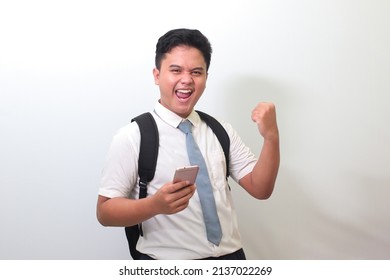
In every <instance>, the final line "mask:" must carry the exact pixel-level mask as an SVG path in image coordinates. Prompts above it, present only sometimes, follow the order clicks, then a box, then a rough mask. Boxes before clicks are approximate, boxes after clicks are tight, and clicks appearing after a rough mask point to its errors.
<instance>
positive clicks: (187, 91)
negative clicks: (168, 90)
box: [177, 89, 191, 93]
mask: <svg viewBox="0 0 390 280" xmlns="http://www.w3.org/2000/svg"><path fill="white" fill-rule="evenodd" d="M177 92H179V93H191V90H190V89H187V90H185V89H178V90H177Z"/></svg>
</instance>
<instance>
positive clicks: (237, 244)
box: [99, 103, 257, 259]
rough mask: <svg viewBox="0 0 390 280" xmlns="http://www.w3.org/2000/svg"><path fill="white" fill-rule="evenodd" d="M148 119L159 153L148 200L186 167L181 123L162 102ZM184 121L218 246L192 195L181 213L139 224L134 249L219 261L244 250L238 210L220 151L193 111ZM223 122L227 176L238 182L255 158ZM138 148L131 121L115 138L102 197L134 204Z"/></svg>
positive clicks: (163, 256) (135, 128)
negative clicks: (206, 189) (200, 167)
mask: <svg viewBox="0 0 390 280" xmlns="http://www.w3.org/2000/svg"><path fill="white" fill-rule="evenodd" d="M152 114H153V117H154V119H155V120H156V123H157V127H158V131H159V153H158V160H157V166H156V173H155V176H154V179H153V180H152V181H151V182H150V183H149V184H148V195H153V194H154V193H155V192H156V191H157V190H158V189H159V188H160V187H161V186H162V185H164V184H166V183H167V182H171V181H172V179H173V174H174V172H175V170H176V168H178V167H182V166H188V165H190V163H189V159H188V155H187V150H186V138H185V134H184V133H183V132H181V131H180V130H179V129H178V128H177V127H178V125H179V124H180V122H181V121H182V120H183V119H182V118H181V117H180V116H178V115H176V114H175V113H173V112H171V111H169V110H168V109H166V108H165V107H163V106H162V105H161V104H160V103H157V104H156V106H155V110H154V111H153V112H152ZM187 119H189V120H190V121H191V123H192V124H193V128H192V134H193V136H194V139H195V141H196V142H197V144H198V146H199V148H200V150H201V152H202V154H203V157H204V158H205V161H206V165H207V169H208V172H209V176H210V180H211V182H212V186H213V192H214V197H215V202H216V205H217V212H218V216H219V219H220V222H221V227H222V233H223V236H222V240H221V243H220V245H219V246H216V245H214V244H212V243H210V242H209V241H208V240H207V236H206V228H205V224H204V222H203V216H202V210H201V206H200V201H199V197H198V194H197V192H195V194H194V196H193V197H192V198H191V199H190V203H189V206H188V207H187V208H186V209H185V210H183V211H181V212H179V213H176V214H173V215H162V214H161V215H157V216H154V217H153V218H151V219H149V220H147V221H144V222H143V223H142V227H143V231H144V236H143V237H140V239H139V241H138V244H137V250H139V251H140V252H142V253H144V254H148V255H150V256H151V257H152V258H155V259H200V258H206V257H218V256H221V255H225V254H230V253H233V252H235V251H237V250H238V249H240V248H242V244H241V238H240V234H239V230H238V223H237V218H236V211H235V209H234V205H233V199H232V196H231V191H230V187H229V186H228V182H227V180H226V178H225V175H226V164H225V156H224V153H223V150H222V147H221V145H220V144H219V141H218V139H217V138H216V137H215V135H214V133H213V131H212V130H211V129H210V128H209V127H208V125H207V124H206V123H205V122H203V121H202V120H201V119H200V117H199V115H198V114H197V113H196V112H195V111H193V112H192V113H191V114H190V115H189V116H188V118H187ZM221 123H222V125H223V126H224V128H225V129H226V131H227V133H228V135H229V138H230V176H231V177H232V179H233V180H235V181H237V182H238V180H240V179H241V178H243V177H244V176H245V175H247V174H248V173H250V172H251V171H252V169H253V167H254V165H255V163H256V160H257V159H256V157H255V156H254V154H253V153H252V152H251V151H250V150H249V148H248V147H246V146H245V145H244V144H243V142H242V141H241V139H240V137H239V136H238V135H237V133H236V132H235V131H234V130H233V128H232V127H231V125H229V124H227V123H225V122H221ZM139 146H140V132H139V128H138V125H137V124H136V123H135V122H133V123H131V124H128V125H126V126H125V127H123V128H121V129H120V130H119V131H118V133H117V134H116V135H115V136H114V138H113V140H112V143H111V146H110V149H109V152H108V155H107V160H106V163H105V166H104V168H103V172H102V180H101V187H100V189H99V194H100V195H102V196H105V197H109V198H113V197H129V198H133V199H138V195H139V187H138V180H139V177H138V154H139Z"/></svg>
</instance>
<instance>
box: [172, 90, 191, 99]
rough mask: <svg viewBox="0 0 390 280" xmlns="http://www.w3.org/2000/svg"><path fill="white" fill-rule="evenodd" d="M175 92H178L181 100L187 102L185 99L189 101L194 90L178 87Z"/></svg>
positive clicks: (177, 94)
mask: <svg viewBox="0 0 390 280" xmlns="http://www.w3.org/2000/svg"><path fill="white" fill-rule="evenodd" d="M175 93H176V96H177V98H178V99H179V100H180V101H182V102H185V101H187V100H188V99H189V98H190V97H191V94H192V90H190V89H178V90H176V91H175Z"/></svg>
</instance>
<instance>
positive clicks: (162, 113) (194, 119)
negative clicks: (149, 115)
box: [154, 102, 200, 127]
mask: <svg viewBox="0 0 390 280" xmlns="http://www.w3.org/2000/svg"><path fill="white" fill-rule="evenodd" d="M154 111H155V112H156V114H157V116H158V117H159V118H160V119H162V120H163V121H164V122H166V123H167V124H169V125H170V126H172V127H178V126H179V124H180V123H181V122H182V121H183V120H184V119H183V118H182V117H180V116H178V115H176V114H175V113H174V112H172V111H170V110H169V109H167V108H165V107H164V106H163V105H161V103H160V102H157V103H156V105H155V107H154ZM187 120H189V121H190V122H191V123H192V125H193V126H198V125H199V124H200V117H199V115H198V113H197V112H195V111H194V110H193V111H192V112H191V113H190V115H189V116H188V117H187Z"/></svg>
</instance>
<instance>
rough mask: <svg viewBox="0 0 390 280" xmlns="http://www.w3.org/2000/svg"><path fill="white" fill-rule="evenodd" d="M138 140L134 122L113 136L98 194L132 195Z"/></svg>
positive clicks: (135, 181) (136, 173) (111, 195)
mask: <svg viewBox="0 0 390 280" xmlns="http://www.w3.org/2000/svg"><path fill="white" fill-rule="evenodd" d="M139 141H140V132H139V128H138V125H137V124H136V123H131V124H129V125H127V126H125V127H123V128H121V129H120V130H119V131H118V132H117V134H116V135H115V136H114V137H113V139H112V141H111V145H110V147H109V149H108V153H107V156H106V160H105V163H104V166H103V169H102V175H101V182H100V188H99V195H102V196H105V197H109V198H113V197H131V196H132V193H134V192H132V191H133V189H134V186H135V185H136V183H137V178H138V172H137V170H138V153H139Z"/></svg>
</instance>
